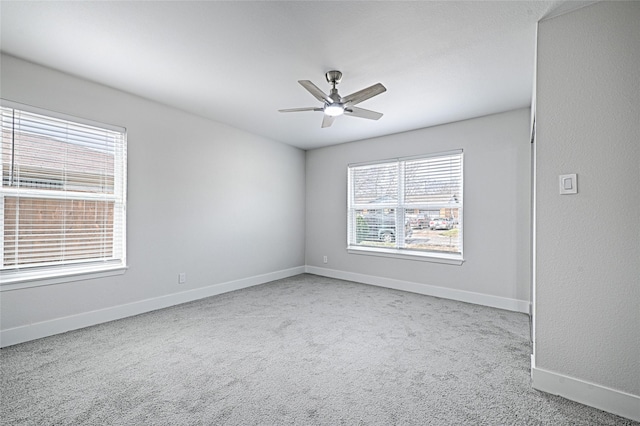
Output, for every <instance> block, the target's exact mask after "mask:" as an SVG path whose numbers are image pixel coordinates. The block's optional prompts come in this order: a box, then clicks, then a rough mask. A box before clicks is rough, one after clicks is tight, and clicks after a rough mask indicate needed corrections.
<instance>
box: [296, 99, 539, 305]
mask: <svg viewBox="0 0 640 426" xmlns="http://www.w3.org/2000/svg"><path fill="white" fill-rule="evenodd" d="M529 123H530V113H529V109H528V108H527V109H520V110H516V111H511V112H508V113H503V114H496V115H491V116H486V117H481V118H477V119H473V120H467V121H462V122H457V123H453V124H447V125H443V126H437V127H431V128H427V129H422V130H416V131H412V132H406V133H401V134H396V135H391V136H385V137H381V138H376V139H370V140H364V141H359V142H352V143H347V144H342V145H336V146H331V147H326V148H321V149H315V150H310V151H307V207H306V211H307V224H306V235H307V240H306V264H307V265H308V267H311V268H312V270H313V268H314V267H315V268H322V269H323V270H322V271H320V272H321V273H327V274H329V275H330V274H333V275H334V276H344V273H348V274H353V273H355V274H364V275H368V276H374V277H383V278H389V279H393V280H399V281H403V282H408V283H411V286H410V288H412V289H413V290H415V291H417V292H423V291H422V289H423V288H426V287H427V286H435V287H444V288H447V289H455V290H461V291H464V292H473V293H479V294H483V295H490V296H495V297H498V298H507V299H512V300H517V301H521V302H524V306H525V307H526V306H528V305H527V304H528V302H529V296H530V295H529V293H530V284H529V283H530V226H529V225H530V209H531V202H530V194H531V188H530V175H531V143H530V130H529V127H530V126H529ZM459 148H462V149H463V150H464V257H465V260H466V261H465V263H464V264H463V265H462V266H456V265H446V264H438V263H430V262H424V261H413V260H404V259H391V258H384V257H376V256H367V255H358V254H349V253H347V251H346V245H347V236H346V235H347V225H346V217H347V165H348V164H349V163H357V162H366V161H373V160H382V159H388V158H394V157H402V156H411V155H419V154H427V153H432V152H441V151H447V150H452V149H459ZM325 255H326V256H327V257H328V262H327V264H324V263H323V256H325ZM341 274H343V275H341ZM401 287H402V288H407V287H406V286H405V287H403V286H401ZM431 290H432V289H431ZM431 290H428V291H424V292H425V293H427V294H428V293H433V291H431ZM458 294H459V293H458ZM454 297H455V296H454ZM521 305H522V303H521ZM525 309H527V308H525Z"/></svg>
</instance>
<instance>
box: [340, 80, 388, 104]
mask: <svg viewBox="0 0 640 426" xmlns="http://www.w3.org/2000/svg"><path fill="white" fill-rule="evenodd" d="M386 91H387V88H386V87H384V86H383V85H382V84H380V83H377V84H374V85H373V86H370V87H367V88H366V89H362V90H359V91H357V92H355V93H352V94H350V95H347V96H345V97H344V98H342V103H344V104H349V105H355V104H359V103H360V102H362V101H366V100H367V99H369V98H373V97H374V96H376V95H379V94H380V93H383V92H386Z"/></svg>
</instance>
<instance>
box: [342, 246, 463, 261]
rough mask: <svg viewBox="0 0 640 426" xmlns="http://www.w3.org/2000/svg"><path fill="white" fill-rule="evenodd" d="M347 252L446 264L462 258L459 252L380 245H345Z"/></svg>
mask: <svg viewBox="0 0 640 426" xmlns="http://www.w3.org/2000/svg"><path fill="white" fill-rule="evenodd" d="M347 253H349V254H361V255H365V256H381V257H393V258H396V259H405V260H419V261H421V262H433V263H444V264H447V265H458V266H460V265H462V264H463V263H464V259H463V258H462V255H460V254H447V253H435V252H419V251H417V250H399V249H389V248H380V247H363V246H350V247H347Z"/></svg>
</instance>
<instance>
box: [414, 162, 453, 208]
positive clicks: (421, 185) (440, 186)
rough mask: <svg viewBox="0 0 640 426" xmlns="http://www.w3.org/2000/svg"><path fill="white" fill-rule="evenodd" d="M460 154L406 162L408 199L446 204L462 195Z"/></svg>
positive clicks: (416, 201) (417, 202)
mask: <svg viewBox="0 0 640 426" xmlns="http://www.w3.org/2000/svg"><path fill="white" fill-rule="evenodd" d="M461 189H462V161H461V157H460V155H447V156H443V157H429V158H424V159H420V160H411V161H407V162H406V163H405V189H404V190H405V203H407V204H444V203H451V202H457V201H459V199H460V198H461V196H462V190H461Z"/></svg>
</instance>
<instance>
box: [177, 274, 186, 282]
mask: <svg viewBox="0 0 640 426" xmlns="http://www.w3.org/2000/svg"><path fill="white" fill-rule="evenodd" d="M186 282H187V273H186V272H180V273H179V274H178V284H184V283H186Z"/></svg>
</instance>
